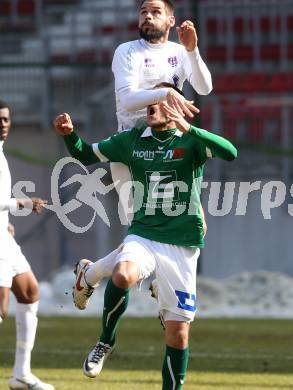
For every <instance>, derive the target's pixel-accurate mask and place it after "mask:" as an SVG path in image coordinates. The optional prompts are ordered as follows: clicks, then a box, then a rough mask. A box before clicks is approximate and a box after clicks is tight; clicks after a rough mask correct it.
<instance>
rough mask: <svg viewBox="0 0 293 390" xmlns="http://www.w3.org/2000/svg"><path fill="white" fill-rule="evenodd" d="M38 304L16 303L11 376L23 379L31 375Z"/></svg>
mask: <svg viewBox="0 0 293 390" xmlns="http://www.w3.org/2000/svg"><path fill="white" fill-rule="evenodd" d="M38 306H39V302H34V303H29V304H26V303H18V302H17V303H16V311H15V320H16V350H15V361H14V368H13V375H14V376H15V377H17V378H24V377H26V376H29V375H30V374H31V351H32V349H33V346H34V342H35V336H36V330H37V324H38V318H37V311H38Z"/></svg>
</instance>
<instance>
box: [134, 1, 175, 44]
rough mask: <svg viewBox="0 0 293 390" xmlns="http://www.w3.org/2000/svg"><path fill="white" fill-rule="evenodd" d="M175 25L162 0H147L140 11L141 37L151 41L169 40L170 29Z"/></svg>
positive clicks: (139, 25)
mask: <svg viewBox="0 0 293 390" xmlns="http://www.w3.org/2000/svg"><path fill="white" fill-rule="evenodd" d="M174 25H175V18H174V16H173V15H170V14H169V12H168V9H167V8H166V6H165V4H164V3H163V2H162V1H160V0H146V1H145V2H144V3H143V4H142V6H141V9H140V12H139V24H138V27H139V33H140V36H141V38H143V39H145V40H146V41H148V42H151V43H158V42H164V41H167V40H168V35H169V30H170V28H171V27H173V26H174Z"/></svg>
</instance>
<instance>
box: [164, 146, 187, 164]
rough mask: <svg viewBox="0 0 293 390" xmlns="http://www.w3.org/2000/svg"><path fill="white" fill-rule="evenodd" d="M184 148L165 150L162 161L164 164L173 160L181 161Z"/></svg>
mask: <svg viewBox="0 0 293 390" xmlns="http://www.w3.org/2000/svg"><path fill="white" fill-rule="evenodd" d="M184 152H185V150H184V148H175V149H173V150H172V149H169V150H166V153H165V156H164V157H163V160H165V162H167V161H173V160H177V161H179V160H182V158H183V156H184Z"/></svg>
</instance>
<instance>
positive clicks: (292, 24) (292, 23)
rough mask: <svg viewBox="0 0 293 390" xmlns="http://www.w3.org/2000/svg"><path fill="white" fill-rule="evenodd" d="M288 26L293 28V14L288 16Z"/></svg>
mask: <svg viewBox="0 0 293 390" xmlns="http://www.w3.org/2000/svg"><path fill="white" fill-rule="evenodd" d="M287 28H288V30H289V31H291V30H293V15H289V16H288V17H287Z"/></svg>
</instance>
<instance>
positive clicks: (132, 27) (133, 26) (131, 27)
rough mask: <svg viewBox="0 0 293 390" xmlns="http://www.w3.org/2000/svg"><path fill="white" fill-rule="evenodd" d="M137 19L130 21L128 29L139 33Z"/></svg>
mask: <svg viewBox="0 0 293 390" xmlns="http://www.w3.org/2000/svg"><path fill="white" fill-rule="evenodd" d="M137 26H138V25H137V21H136V20H135V21H133V22H130V23H128V26H127V30H128V31H129V32H136V33H137Z"/></svg>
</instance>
